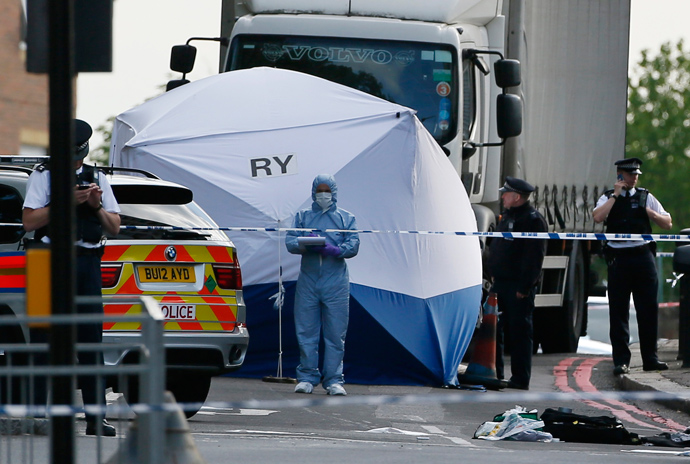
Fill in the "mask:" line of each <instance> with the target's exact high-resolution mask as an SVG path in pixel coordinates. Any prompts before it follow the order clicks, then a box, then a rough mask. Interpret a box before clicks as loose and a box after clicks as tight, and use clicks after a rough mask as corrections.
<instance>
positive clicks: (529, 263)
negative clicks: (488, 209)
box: [488, 177, 548, 390]
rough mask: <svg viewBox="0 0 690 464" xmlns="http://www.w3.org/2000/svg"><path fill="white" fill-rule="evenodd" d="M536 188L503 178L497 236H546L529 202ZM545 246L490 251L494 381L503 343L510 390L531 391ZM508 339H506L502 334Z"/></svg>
mask: <svg viewBox="0 0 690 464" xmlns="http://www.w3.org/2000/svg"><path fill="white" fill-rule="evenodd" d="M533 191H534V187H533V186H532V185H530V184H529V183H528V182H526V181H524V180H522V179H517V178H514V177H506V181H505V184H504V185H503V187H501V188H500V189H499V192H501V200H502V201H503V207H504V208H505V210H504V211H503V214H501V219H500V221H499V223H498V227H497V228H496V230H497V231H498V232H546V231H547V230H548V227H547V225H546V221H545V220H544V217H543V216H542V215H541V214H540V213H539V211H537V210H536V209H534V207H533V206H532V205H531V204H530V202H529V197H530V195H531V193H532V192H533ZM545 252H546V240H542V239H531V238H530V239H514V238H508V237H505V238H497V239H494V240H493V241H492V242H491V247H490V248H489V260H488V266H489V271H490V272H491V277H492V278H493V286H492V291H493V292H495V293H496V295H497V296H498V310H499V314H500V315H499V317H498V324H497V325H496V375H497V377H498V378H499V379H503V370H504V369H503V368H504V363H503V353H504V341H506V342H507V343H506V344H507V347H508V350H509V351H510V371H511V374H512V375H511V377H510V381H509V382H508V387H509V388H517V389H520V390H529V382H530V378H531V376H532V345H533V334H532V332H533V324H532V314H533V313H534V297H535V294H536V287H537V284H538V282H539V280H540V278H541V268H542V264H543V261H544V254H545ZM506 332H508V333H509V336H508V337H506V335H505V333H506ZM506 338H507V340H506Z"/></svg>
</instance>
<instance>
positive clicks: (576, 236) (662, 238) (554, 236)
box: [121, 226, 690, 242]
mask: <svg viewBox="0 0 690 464" xmlns="http://www.w3.org/2000/svg"><path fill="white" fill-rule="evenodd" d="M121 229H123V230H199V231H204V230H207V231H210V230H221V231H223V232H290V231H294V232H322V233H331V232H342V233H354V232H356V233H358V234H413V235H456V236H465V237H498V238H528V239H529V238H531V239H551V240H628V241H630V240H647V241H657V242H690V235H688V234H684V235H677V234H610V233H597V232H474V231H454V230H376V229H360V230H350V229H323V230H322V229H298V228H289V227H174V226H121Z"/></svg>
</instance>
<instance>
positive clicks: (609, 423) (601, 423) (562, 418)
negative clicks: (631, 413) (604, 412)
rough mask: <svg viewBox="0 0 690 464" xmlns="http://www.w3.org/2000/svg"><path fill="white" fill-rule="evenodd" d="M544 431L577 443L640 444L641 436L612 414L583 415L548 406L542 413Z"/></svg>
mask: <svg viewBox="0 0 690 464" xmlns="http://www.w3.org/2000/svg"><path fill="white" fill-rule="evenodd" d="M541 420H542V421H544V432H549V433H550V434H551V435H553V436H554V438H558V439H560V440H563V441H566V442H575V443H603V444H612V445H613V444H618V445H639V444H640V437H639V436H638V435H637V434H636V433H632V432H629V431H628V430H627V429H626V428H625V426H624V425H623V423H622V422H621V421H620V420H618V419H616V418H615V417H610V416H583V415H581V414H575V413H572V412H563V411H558V410H556V409H551V408H548V409H546V410H545V411H544V412H543V414H542V415H541Z"/></svg>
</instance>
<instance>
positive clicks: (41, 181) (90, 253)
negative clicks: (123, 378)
mask: <svg viewBox="0 0 690 464" xmlns="http://www.w3.org/2000/svg"><path fill="white" fill-rule="evenodd" d="M74 127H75V143H76V147H75V151H74V167H75V170H76V173H77V185H76V186H75V187H74V200H75V203H76V205H77V242H76V243H75V245H76V254H77V263H76V264H77V275H76V281H77V294H78V295H79V296H99V297H100V296H101V256H103V245H104V242H105V240H104V232H106V233H108V234H110V235H117V234H118V232H119V231H120V215H119V213H120V207H119V205H118V204H117V201H116V200H115V196H114V195H113V191H112V189H111V187H110V184H109V183H108V180H107V178H106V177H105V175H104V174H103V173H102V172H100V171H99V170H98V169H96V167H95V166H89V165H85V164H84V158H85V157H86V155H87V154H88V153H89V138H90V137H91V134H92V133H93V131H92V129H91V126H90V125H89V124H88V123H86V122H85V121H82V120H80V119H75V120H74ZM49 219H50V168H49V165H47V164H44V165H41V166H39V167H38V168H37V169H36V170H35V171H34V172H33V173H32V174H31V176H30V177H29V181H28V183H27V187H26V198H25V199H24V210H23V213H22V222H23V223H24V229H26V231H27V232H30V231H32V230H33V231H36V232H35V233H34V238H35V239H36V240H40V241H42V242H46V243H47V242H49V241H50V240H49V237H48V221H49ZM77 312H78V313H80V314H100V315H103V305H102V304H100V303H95V304H78V305H77ZM77 340H78V342H79V343H101V341H102V340H103V328H102V325H101V324H79V326H78V327H77ZM79 363H80V364H81V365H102V364H103V356H102V353H100V352H98V353H96V352H83V353H80V354H79ZM96 385H97V382H96V378H95V377H94V376H84V377H82V378H80V379H79V388H80V389H81V391H82V397H83V399H84V404H85V405H86V404H101V405H105V404H106V403H105V388H103V390H102V391H96V390H97V387H96ZM99 396H100V398H99ZM99 421H100V422H101V424H100V427H101V433H102V434H103V435H104V436H115V434H116V431H115V427H113V426H112V425H110V424H109V423H108V422H106V420H105V419H104V418H103V415H91V414H87V416H86V434H87V435H95V434H96V433H97V431H98V425H99V424H98V422H99Z"/></svg>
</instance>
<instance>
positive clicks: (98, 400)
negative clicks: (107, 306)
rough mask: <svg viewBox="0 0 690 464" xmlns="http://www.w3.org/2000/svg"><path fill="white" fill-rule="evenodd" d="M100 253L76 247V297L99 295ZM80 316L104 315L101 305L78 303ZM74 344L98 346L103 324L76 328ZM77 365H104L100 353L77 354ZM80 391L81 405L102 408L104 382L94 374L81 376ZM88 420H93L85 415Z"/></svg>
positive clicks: (100, 282)
mask: <svg viewBox="0 0 690 464" xmlns="http://www.w3.org/2000/svg"><path fill="white" fill-rule="evenodd" d="M101 285H102V281H101V254H100V253H98V252H85V251H84V250H80V249H79V248H78V247H77V295H79V296H82V295H83V296H99V297H100V296H101ZM77 313H79V314H99V315H103V305H102V304H101V303H89V304H77ZM77 341H78V342H79V343H101V342H102V341H103V326H102V324H79V325H78V326H77ZM78 360H79V365H80V366H87V365H89V366H90V365H95V366H102V365H103V354H102V353H101V352H94V351H84V352H82V353H79V354H78ZM77 385H78V387H79V388H80V389H81V393H82V399H83V401H84V404H85V405H86V404H100V405H102V406H105V404H106V403H105V379H104V378H103V377H102V376H101V377H100V378H98V377H97V376H94V375H85V376H80V377H79V379H78V383H77ZM87 418H88V419H93V417H92V416H91V415H87Z"/></svg>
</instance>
